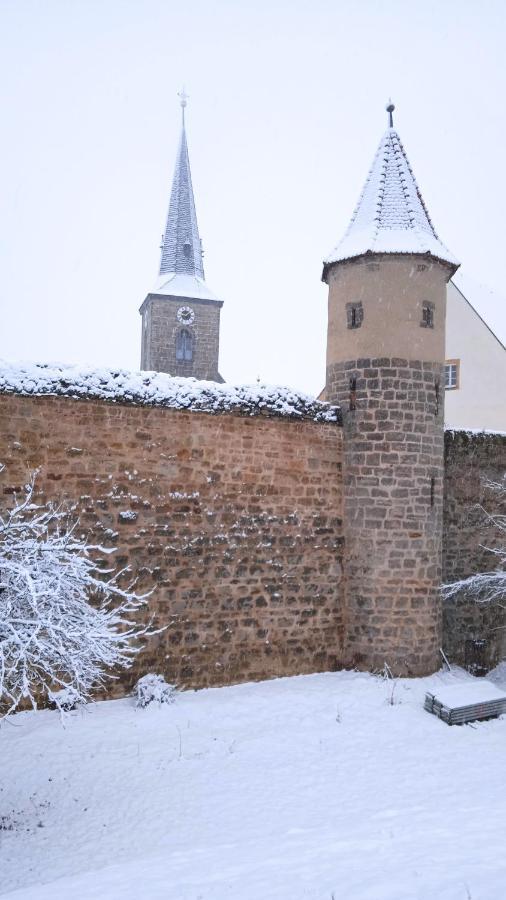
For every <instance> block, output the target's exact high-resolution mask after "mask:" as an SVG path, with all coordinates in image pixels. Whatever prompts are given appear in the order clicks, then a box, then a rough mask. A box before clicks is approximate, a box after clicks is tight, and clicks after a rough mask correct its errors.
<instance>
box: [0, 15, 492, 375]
mask: <svg viewBox="0 0 506 900" xmlns="http://www.w3.org/2000/svg"><path fill="white" fill-rule="evenodd" d="M505 9H506V4H505V3H504V2H503V0H498V2H495V0H480V2H477V0H438V2H432V0H423V2H413V0H382V2H374V0H355V2H344V0H311V2H299V0H255V2H253V0H242V2H241V0H234V2H231V0H190V2H171V0H0V146H1V154H0V194H1V197H2V202H1V208H0V303H1V319H0V322H1V324H0V356H2V357H4V358H7V359H10V360H16V359H23V360H27V359H31V360H41V361H54V360H59V361H64V362H77V363H90V364H93V365H95V364H98V365H104V366H121V367H124V368H138V366H139V355H140V316H139V314H138V308H139V306H140V304H141V302H142V300H143V299H144V297H145V295H146V293H147V291H148V290H149V288H150V286H151V284H152V282H153V281H154V280H155V277H156V275H157V273H158V263H159V249H158V247H159V243H160V235H161V233H162V230H163V226H164V219H165V215H166V210H167V205H168V198H169V190H170V183H171V178H172V169H173V165H174V158H175V153H176V148H177V142H178V135H179V125H180V109H179V106H178V98H177V91H178V90H179V89H180V87H181V85H182V84H183V83H184V84H185V85H186V89H187V91H188V93H189V94H190V100H189V105H188V110H187V131H188V142H189V151H190V162H191V166H192V176H193V184H194V189H195V194H196V204H197V215H198V220H199V227H200V233H201V236H202V238H203V241H204V247H205V251H206V255H205V266H206V279H207V282H208V284H209V286H210V287H211V289H212V290H213V291H214V292H215V293H216V294H217V295H218V296H220V297H221V298H222V299H223V300H224V301H225V305H224V308H223V311H222V331H221V354H220V369H221V372H222V374H223V376H224V377H225V378H226V380H227V381H235V382H237V381H253V380H255V379H256V378H257V376H260V377H261V379H262V380H265V381H269V382H278V383H285V384H290V385H291V386H294V387H299V388H302V389H305V390H307V391H310V392H317V391H319V390H320V388H321V387H322V385H323V383H324V369H325V329H326V288H325V286H324V285H323V284H321V282H320V276H321V261H322V259H323V257H324V256H325V255H326V254H327V252H328V251H329V250H330V249H331V248H332V246H333V245H334V244H335V243H337V241H338V239H339V238H340V237H341V235H342V232H343V231H344V229H345V227H346V225H347V223H348V221H349V218H350V216H351V213H352V211H353V207H354V205H355V202H356V200H357V197H358V194H359V192H360V189H361V187H362V184H363V181H364V179H365V176H366V174H367V170H368V168H369V165H370V163H371V160H372V157H373V154H374V152H375V150H376V146H377V144H378V142H379V139H380V137H381V134H382V132H383V130H384V129H385V127H386V113H385V111H384V107H385V103H386V101H387V100H388V97H389V96H390V95H392V98H393V100H394V102H395V104H396V107H397V108H396V112H395V124H396V126H397V128H398V130H399V133H400V135H401V137H402V139H403V142H404V145H405V147H406V150H407V153H408V157H409V159H410V162H411V164H412V166H413V169H414V172H415V176H416V178H417V180H418V184H419V186H420V188H421V190H422V193H423V196H424V198H425V201H426V203H427V205H428V208H429V212H430V214H431V216H432V219H433V221H434V223H435V226H436V229H437V231H438V232H439V235H440V237H441V238H442V240H443V241H444V243H446V244H447V246H448V247H449V248H450V249H451V250H452V252H453V253H454V254H455V255H457V257H458V258H459V259H460V260H461V261H462V263H463V274H464V273H467V274H468V275H469V276H471V277H473V278H474V279H475V280H477V281H480V282H484V283H486V284H488V285H489V287H491V288H492V289H494V290H495V291H497V292H498V294H499V296H501V295H504V296H506V284H505V279H506V274H505V266H504V256H505V250H504V247H505V240H506V235H505V218H506V216H505V211H506V183H505V174H504V166H505V158H506V146H505V138H506V127H505V122H506V101H505V97H506V62H505V57H506V52H505V47H506V29H505V24H506V12H505ZM480 311H481V312H482V313H484V314H485V316H486V317H487V320H488V321H489V322H490V324H492V325H493V327H495V329H496V331H497V332H498V333H499V335H500V336H501V337H502V339H503V340H505V338H506V306H505V304H504V301H502V300H499V299H498V300H497V302H496V305H495V306H494V305H493V304H492V303H489V305H488V307H487V308H482V309H481V310H480Z"/></svg>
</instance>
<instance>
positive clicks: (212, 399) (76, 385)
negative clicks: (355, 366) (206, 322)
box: [0, 360, 341, 422]
mask: <svg viewBox="0 0 506 900" xmlns="http://www.w3.org/2000/svg"><path fill="white" fill-rule="evenodd" d="M0 393H3V394H6V393H11V394H12V393H15V394H22V395H25V396H26V395H28V396H42V395H46V396H47V395H56V396H63V397H75V398H80V399H84V398H90V399H91V398H97V399H101V400H111V401H113V402H117V403H136V404H145V405H147V406H163V407H167V408H170V409H188V410H194V411H196V412H210V413H218V412H234V411H237V412H239V413H241V414H242V415H244V414H246V415H250V416H254V415H258V414H261V413H267V414H269V415H273V416H287V417H290V418H305V419H308V418H309V419H314V420H315V421H316V422H340V421H341V412H340V409H339V408H338V407H336V406H330V405H329V404H328V403H321V402H320V401H318V400H314V399H313V398H312V397H309V396H308V395H306V394H301V393H299V392H296V391H292V390H290V388H286V387H278V386H275V385H265V384H258V385H248V384H240V385H230V384H216V383H215V382H213V381H197V379H195V378H175V377H172V376H171V375H165V374H163V373H161V372H131V371H128V370H125V369H102V368H95V367H85V366H70V365H62V364H58V363H47V364H46V363H8V362H5V361H3V360H0Z"/></svg>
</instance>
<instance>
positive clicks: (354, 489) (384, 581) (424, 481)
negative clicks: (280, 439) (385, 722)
mask: <svg viewBox="0 0 506 900" xmlns="http://www.w3.org/2000/svg"><path fill="white" fill-rule="evenodd" d="M393 110H394V107H393V105H392V104H390V105H389V106H388V107H387V111H388V114H389V127H388V129H387V131H386V132H385V134H384V135H383V137H382V139H381V142H380V145H379V148H378V151H377V153H376V156H375V158H374V161H373V164H372V167H371V170H370V172H369V175H368V178H367V181H366V183H365V186H364V189H363V191H362V195H361V197H360V200H359V202H358V205H357V208H356V210H355V212H354V214H353V217H352V220H351V223H350V225H349V227H348V230H347V232H346V234H345V236H344V237H343V239H342V240H341V242H340V243H339V244H338V245H337V247H336V248H335V250H334V251H333V252H332V253H331V254H330V256H329V257H328V259H326V260H325V262H324V268H323V276H322V277H323V280H324V281H325V282H326V283H327V284H328V286H329V297H328V335H327V378H326V388H325V396H326V399H327V400H329V401H330V402H334V403H339V404H340V405H341V407H342V410H343V428H344V435H343V438H344V440H343V492H344V501H343V506H344V511H343V518H344V533H345V570H344V571H345V574H344V590H345V603H346V618H347V623H348V625H347V632H348V637H347V647H346V650H345V653H346V660H345V664H346V665H347V666H357V667H358V668H363V669H369V670H380V669H382V668H383V667H384V665H385V663H386V664H387V665H388V666H389V667H390V669H391V671H392V672H393V673H394V674H395V675H425V674H427V673H430V672H433V671H435V670H436V669H437V668H439V665H440V663H441V659H440V654H439V648H440V647H441V601H440V595H439V586H440V583H441V546H442V508H443V461H444V457H443V438H444V433H443V429H444V425H443V423H444V409H443V404H444V393H445V392H444V359H445V313H446V310H445V307H446V285H447V282H448V281H449V279H450V278H451V276H452V275H453V274H454V272H455V271H456V269H457V268H458V262H457V261H456V260H455V259H454V257H453V256H452V255H451V253H449V251H448V250H447V249H446V247H445V246H444V245H443V244H442V243H441V241H440V240H439V238H438V236H437V234H436V232H435V230H434V227H433V225H432V222H431V220H430V218H429V214H428V212H427V209H426V207H425V204H424V202H423V199H422V196H421V194H420V191H419V189H418V187H417V184H416V181H415V178H414V175H413V172H412V169H411V167H410V164H409V162H408V159H407V157H406V153H405V150H404V147H403V145H402V142H401V139H400V137H399V135H398V133H397V131H396V130H395V129H394V127H393Z"/></svg>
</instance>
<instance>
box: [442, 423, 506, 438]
mask: <svg viewBox="0 0 506 900" xmlns="http://www.w3.org/2000/svg"><path fill="white" fill-rule="evenodd" d="M445 434H450V435H452V436H453V437H458V435H459V434H465V435H468V436H470V437H486V436H487V435H493V436H495V437H506V431H494V430H493V429H490V428H454V427H453V426H452V425H448V426H445Z"/></svg>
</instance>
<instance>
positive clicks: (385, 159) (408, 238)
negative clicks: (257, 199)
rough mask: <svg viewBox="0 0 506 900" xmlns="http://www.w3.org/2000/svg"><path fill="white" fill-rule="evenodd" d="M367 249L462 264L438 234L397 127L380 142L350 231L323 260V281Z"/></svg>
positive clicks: (367, 251)
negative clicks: (339, 264) (331, 268)
mask: <svg viewBox="0 0 506 900" xmlns="http://www.w3.org/2000/svg"><path fill="white" fill-rule="evenodd" d="M366 253H417V254H430V255H431V256H433V257H435V258H436V259H440V260H442V261H444V262H448V263H449V264H450V265H452V266H455V267H456V266H458V261H457V260H456V259H455V257H454V256H453V255H452V254H451V253H450V251H449V250H448V249H447V248H446V247H445V246H444V244H443V243H441V241H440V240H439V238H438V236H437V234H436V231H435V229H434V226H433V224H432V222H431V220H430V217H429V213H428V212H427V208H426V206H425V204H424V202H423V198H422V195H421V193H420V191H419V189H418V185H417V183H416V180H415V176H414V175H413V171H412V169H411V166H410V164H409V161H408V158H407V156H406V152H405V150H404V147H403V145H402V141H401V139H400V137H399V135H398V133H397V131H396V130H395V129H394V128H393V127H391V128H388V129H387V131H386V132H385V134H384V135H383V137H382V139H381V141H380V145H379V147H378V150H377V152H376V155H375V157H374V160H373V164H372V166H371V169H370V171H369V175H368V176H367V180H366V183H365V185H364V188H363V191H362V194H361V195H360V199H359V201H358V204H357V207H356V209H355V212H354V213H353V217H352V219H351V222H350V224H349V226H348V230H347V231H346V234H345V235H344V237H343V238H342V240H341V241H340V242H339V244H338V245H337V247H335V249H334V250H333V251H332V253H330V254H329V256H328V257H327V259H326V260H325V261H324V271H323V277H324V279H325V275H326V271H327V269H328V267H329V266H330V265H332V264H333V263H336V262H342V261H343V260H347V259H352V258H355V257H358V256H363V255H364V254H366Z"/></svg>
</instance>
